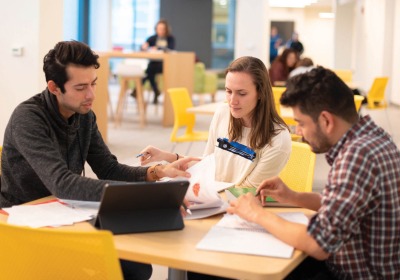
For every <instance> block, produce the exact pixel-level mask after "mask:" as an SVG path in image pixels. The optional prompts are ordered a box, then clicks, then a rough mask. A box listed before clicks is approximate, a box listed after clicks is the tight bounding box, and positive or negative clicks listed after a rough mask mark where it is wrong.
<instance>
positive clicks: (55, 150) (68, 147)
mask: <svg viewBox="0 0 400 280" xmlns="http://www.w3.org/2000/svg"><path fill="white" fill-rule="evenodd" d="M1 160H2V162H1V168H2V172H1V174H2V175H1V191H0V207H8V206H12V205H16V204H21V203H24V202H28V201H32V200H35V199H38V198H42V197H45V196H49V195H55V196H56V197H58V198H65V199H78V200H91V201H96V200H100V198H101V194H102V192H103V188H104V185H105V183H107V182H111V181H144V180H145V177H146V172H147V167H130V166H127V165H123V164H119V163H118V161H117V158H116V157H115V156H114V155H113V154H111V152H110V150H109V149H108V147H107V146H106V144H105V143H104V141H103V138H102V137H101V134H100V132H99V130H98V128H97V123H96V116H95V114H94V113H93V112H92V111H90V112H89V113H88V114H85V115H81V114H75V115H73V116H72V117H71V118H70V119H69V120H68V122H66V121H65V120H64V119H63V118H62V116H61V114H60V113H59V110H58V105H57V101H56V98H55V96H54V95H53V94H51V93H49V91H48V90H44V91H43V92H42V93H40V94H37V95H35V96H33V97H32V98H30V99H28V100H27V101H25V102H23V103H21V104H20V105H19V106H18V107H17V108H16V109H15V111H14V112H13V114H12V116H11V118H10V120H9V122H8V125H7V128H6V131H5V135H4V143H3V156H2V159H1ZM86 161H87V162H88V163H89V165H90V167H91V168H92V170H93V172H95V173H96V175H97V177H98V178H99V179H100V180H97V179H91V178H85V177H82V176H81V175H80V174H81V173H82V171H83V168H84V163H85V162H86Z"/></svg>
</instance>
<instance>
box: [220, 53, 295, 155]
mask: <svg viewBox="0 0 400 280" xmlns="http://www.w3.org/2000/svg"><path fill="white" fill-rule="evenodd" d="M229 72H244V73H247V74H249V75H250V76H251V78H252V80H253V83H254V85H255V86H256V90H257V95H258V102H257V105H256V107H255V108H254V110H253V112H252V116H251V131H250V135H249V137H250V140H249V145H250V148H252V149H261V148H263V147H264V146H266V145H270V144H271V139H272V137H274V136H275V135H277V134H278V133H279V131H281V130H283V129H288V127H287V125H286V124H285V122H284V121H283V120H282V118H281V117H280V116H279V115H278V112H277V111H276V108H275V102H274V96H273V93H272V88H271V82H270V80H269V75H268V71H267V68H266V67H265V65H264V63H263V62H262V61H261V60H260V59H258V58H255V57H251V56H244V57H240V58H238V59H236V60H234V61H233V62H232V63H231V64H230V65H229V66H228V68H227V69H226V71H225V76H226V75H227V74H228V73H229ZM242 130H243V121H242V119H235V118H234V117H233V116H232V115H231V116H230V121H229V130H228V131H229V140H230V141H238V140H240V139H241V138H242Z"/></svg>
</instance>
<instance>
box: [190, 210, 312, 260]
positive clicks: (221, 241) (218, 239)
mask: <svg viewBox="0 0 400 280" xmlns="http://www.w3.org/2000/svg"><path fill="white" fill-rule="evenodd" d="M278 215H279V216H281V217H282V218H284V219H286V220H289V221H291V222H296V223H302V224H307V223H308V219H307V217H306V216H305V215H304V214H303V213H301V212H296V213H293V212H291V213H279V214H278ZM196 248H197V249H200V250H209V251H219V252H227V253H237V254H248V255H258V256H268V257H277V258H290V257H291V256H292V254H293V251H294V248H293V247H292V246H290V245H288V244H286V243H284V242H282V241H280V240H279V239H277V238H276V237H274V236H273V235H272V234H270V233H268V232H267V231H266V230H265V229H264V228H262V227H261V226H259V225H257V224H253V223H249V222H247V221H245V220H243V219H241V218H239V217H238V216H236V215H229V214H226V215H224V217H223V218H222V219H221V220H220V221H219V222H218V223H217V224H216V225H215V226H213V227H212V228H211V229H210V230H209V231H208V233H207V234H206V235H205V236H204V237H203V239H202V240H201V241H200V242H199V243H198V244H197V245H196Z"/></svg>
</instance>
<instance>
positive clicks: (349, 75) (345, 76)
mask: <svg viewBox="0 0 400 280" xmlns="http://www.w3.org/2000/svg"><path fill="white" fill-rule="evenodd" d="M333 72H334V73H335V74H336V75H337V76H338V77H339V78H340V79H342V81H343V82H345V83H350V82H352V81H353V71H351V70H349V69H334V70H333Z"/></svg>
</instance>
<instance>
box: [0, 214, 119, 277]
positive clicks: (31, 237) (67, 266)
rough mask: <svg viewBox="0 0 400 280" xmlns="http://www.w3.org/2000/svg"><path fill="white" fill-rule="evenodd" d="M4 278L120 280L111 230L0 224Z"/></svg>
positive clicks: (1, 267)
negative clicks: (34, 227)
mask: <svg viewBox="0 0 400 280" xmlns="http://www.w3.org/2000/svg"><path fill="white" fill-rule="evenodd" d="M0 248H1V254H0V275H1V277H0V278H1V279H19V280H24V279H75V280H86V279H104V280H105V279H110V280H111V279H121V280H122V271H121V268H120V264H119V260H118V256H117V252H116V250H115V247H114V242H113V239H112V234H111V233H110V232H108V231H90V232H86V231H85V232H83V231H72V230H60V229H33V228H28V227H20V226H14V225H10V224H6V223H4V222H0Z"/></svg>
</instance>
